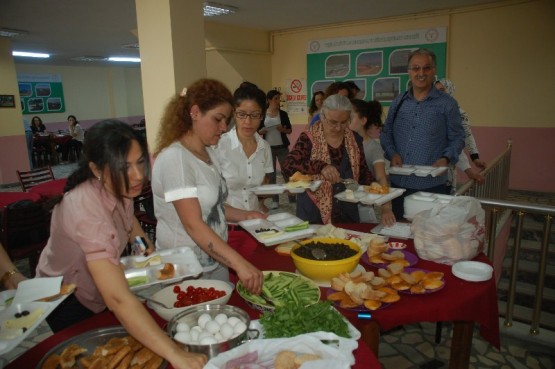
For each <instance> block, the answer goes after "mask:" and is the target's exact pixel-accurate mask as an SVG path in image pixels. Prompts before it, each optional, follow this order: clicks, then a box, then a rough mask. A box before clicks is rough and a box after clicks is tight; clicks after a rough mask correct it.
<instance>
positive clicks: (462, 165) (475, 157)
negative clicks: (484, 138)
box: [435, 78, 487, 194]
mask: <svg viewBox="0 0 555 369" xmlns="http://www.w3.org/2000/svg"><path fill="white" fill-rule="evenodd" d="M435 87H436V88H437V89H438V90H440V91H443V92H445V93H448V94H449V95H451V96H453V95H454V94H455V84H454V83H453V81H451V80H449V79H446V78H441V79H439V80H437V81H436V82H435ZM459 112H460V113H461V122H462V125H463V128H464V133H465V138H464V141H465V147H466V150H467V151H468V154H469V155H470V158H471V159H472V162H473V163H474V165H476V166H477V167H478V168H480V169H482V170H483V169H485V168H486V165H487V163H486V162H485V161H483V160H481V159H480V153H479V152H478V146H477V145H476V140H475V139H474V136H473V135H472V130H471V129H470V119H469V118H468V114H467V113H466V112H465V111H464V110H462V108H460V107H459ZM456 168H459V169H460V170H462V171H463V172H465V173H466V175H467V176H468V178H469V179H473V180H475V181H476V182H477V183H479V184H481V183H483V182H484V177H483V176H482V175H481V174H480V173H479V172H477V171H475V170H474V169H472V166H471V165H470V163H469V161H468V158H467V157H466V154H465V153H464V151H463V152H461V154H460V155H459V161H458V162H457V165H456ZM456 168H455V165H449V171H448V173H447V187H448V188H449V189H450V192H451V193H453V194H454V193H455V191H456V188H457V170H456Z"/></svg>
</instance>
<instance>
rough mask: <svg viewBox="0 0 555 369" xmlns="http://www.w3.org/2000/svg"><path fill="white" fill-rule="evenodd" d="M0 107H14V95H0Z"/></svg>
mask: <svg viewBox="0 0 555 369" xmlns="http://www.w3.org/2000/svg"><path fill="white" fill-rule="evenodd" d="M0 108H15V96H14V95H0Z"/></svg>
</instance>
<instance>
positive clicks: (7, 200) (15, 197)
mask: <svg viewBox="0 0 555 369" xmlns="http://www.w3.org/2000/svg"><path fill="white" fill-rule="evenodd" d="M21 200H31V201H39V200H40V195H39V194H36V193H30V192H0V207H4V206H8V205H9V204H12V203H14V202H17V201H21Z"/></svg>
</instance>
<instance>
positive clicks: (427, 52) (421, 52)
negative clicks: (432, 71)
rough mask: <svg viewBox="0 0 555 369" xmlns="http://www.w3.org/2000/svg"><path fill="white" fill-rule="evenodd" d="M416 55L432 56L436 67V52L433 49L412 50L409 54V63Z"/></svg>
mask: <svg viewBox="0 0 555 369" xmlns="http://www.w3.org/2000/svg"><path fill="white" fill-rule="evenodd" d="M416 55H427V56H429V57H431V58H432V63H434V67H435V66H436V65H437V58H436V54H435V53H434V52H433V51H432V50H428V49H416V50H414V51H413V52H411V53H410V54H409V60H408V62H407V65H409V64H410V61H411V59H412V58H413V57H414V56H416Z"/></svg>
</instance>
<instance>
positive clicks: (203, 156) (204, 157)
mask: <svg viewBox="0 0 555 369" xmlns="http://www.w3.org/2000/svg"><path fill="white" fill-rule="evenodd" d="M181 144H182V145H183V147H185V148H186V149H187V150H189V152H191V153H192V154H193V155H194V156H196V157H197V159H199V160H200V161H202V162H204V163H206V164H208V165H212V159H210V155H208V152H207V151H206V148H205V147H204V146H203V147H202V149H201V150H200V151H198V150H193V145H192V144H189V143H188V141H187V140H186V139H183V140H181Z"/></svg>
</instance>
